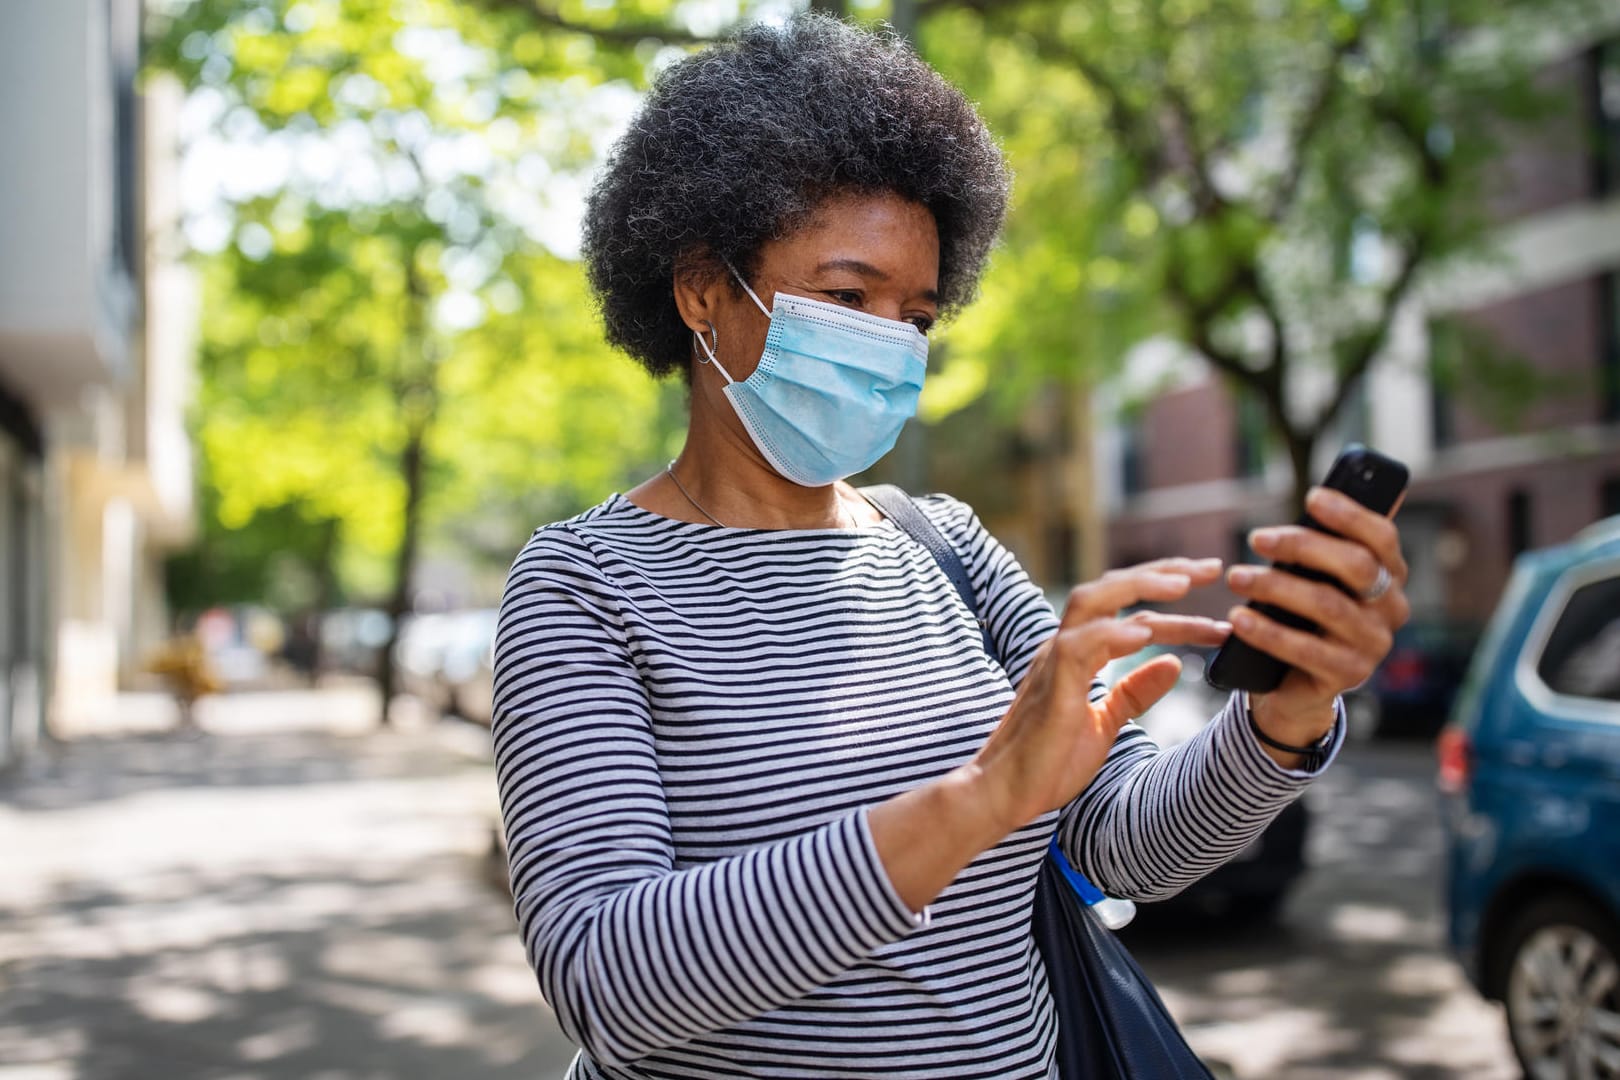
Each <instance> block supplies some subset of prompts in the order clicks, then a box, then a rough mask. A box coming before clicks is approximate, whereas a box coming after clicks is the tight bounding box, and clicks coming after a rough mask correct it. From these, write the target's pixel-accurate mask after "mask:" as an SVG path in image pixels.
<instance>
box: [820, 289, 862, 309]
mask: <svg viewBox="0 0 1620 1080" xmlns="http://www.w3.org/2000/svg"><path fill="white" fill-rule="evenodd" d="M827 295H828V296H830V297H832V298H833V299H834V300H836V301H838V302H839V303H840V304H849V305H850V306H851V307H857V306H859V305H860V302H861V294H860V293H858V292H854V291H852V290H850V289H830V290H828V292H827Z"/></svg>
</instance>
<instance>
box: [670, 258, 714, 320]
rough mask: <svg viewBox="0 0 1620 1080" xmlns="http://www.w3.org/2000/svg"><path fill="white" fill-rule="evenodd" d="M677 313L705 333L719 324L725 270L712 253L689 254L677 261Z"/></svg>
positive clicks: (675, 284)
mask: <svg viewBox="0 0 1620 1080" xmlns="http://www.w3.org/2000/svg"><path fill="white" fill-rule="evenodd" d="M674 286H675V309H676V310H677V311H679V312H680V313H681V321H682V322H684V323H685V324H686V325H687V327H688V328H689V329H690V330H692V331H693V332H695V333H701V332H703V331H704V330H706V329H708V328H709V327H711V326H713V325H714V324H715V322H716V321H718V317H717V314H718V305H719V301H720V293H721V290H723V289H724V288H725V287H726V277H725V270H724V268H723V266H722V264H721V263H720V260H718V259H716V258H715V257H714V256H713V255H712V254H711V253H709V252H708V251H687V252H683V253H681V254H680V255H679V256H677V257H676V259H675V282H674Z"/></svg>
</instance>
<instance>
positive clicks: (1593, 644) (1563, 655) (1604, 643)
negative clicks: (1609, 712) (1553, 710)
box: [1536, 577, 1620, 701]
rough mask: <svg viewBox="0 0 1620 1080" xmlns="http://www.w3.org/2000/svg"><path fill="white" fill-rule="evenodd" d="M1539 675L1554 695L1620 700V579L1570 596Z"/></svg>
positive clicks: (1592, 585) (1585, 587)
mask: <svg viewBox="0 0 1620 1080" xmlns="http://www.w3.org/2000/svg"><path fill="white" fill-rule="evenodd" d="M1536 674H1538V675H1540V676H1541V681H1542V682H1544V683H1546V684H1547V687H1548V688H1549V689H1550V690H1552V691H1553V692H1554V693H1558V694H1568V695H1570V696H1571V697H1584V698H1596V699H1598V700H1600V701H1620V577H1610V578H1604V579H1602V580H1600V581H1593V582H1590V583H1588V584H1586V585H1582V586H1581V587H1580V588H1578V589H1576V590H1575V591H1574V593H1572V594H1571V595H1570V598H1569V603H1567V604H1565V605H1564V610H1563V611H1562V612H1560V613H1559V615H1558V622H1557V623H1556V624H1554V626H1553V631H1552V634H1551V635H1549V636H1548V638H1547V645H1546V647H1545V648H1543V649H1542V650H1541V659H1540V660H1538V661H1537V662H1536Z"/></svg>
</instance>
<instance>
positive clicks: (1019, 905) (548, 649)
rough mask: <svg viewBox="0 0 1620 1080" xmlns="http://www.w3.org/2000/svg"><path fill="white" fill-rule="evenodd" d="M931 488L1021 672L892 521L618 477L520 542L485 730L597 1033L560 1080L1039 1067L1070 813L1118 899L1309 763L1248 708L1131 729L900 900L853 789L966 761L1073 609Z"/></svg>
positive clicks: (579, 1000)
mask: <svg viewBox="0 0 1620 1080" xmlns="http://www.w3.org/2000/svg"><path fill="white" fill-rule="evenodd" d="M920 504H921V506H922V509H923V511H924V513H926V514H927V515H928V516H929V518H930V519H931V520H932V521H933V522H934V523H935V524H936V525H937V526H938V527H939V529H940V530H941V531H942V532H943V533H944V534H945V536H946V537H947V538H948V539H949V540H950V541H951V542H952V544H953V545H954V546H955V547H956V550H957V551H958V552H959V553H960V554H961V556H962V558H963V561H964V563H965V564H966V566H967V568H968V571H969V574H970V575H971V577H972V579H973V585H974V591H975V594H976V599H977V601H978V608H979V611H980V612H981V613H983V615H984V616H985V618H986V619H987V621H988V624H989V629H990V632H991V634H992V635H993V637H994V639H995V641H996V644H997V647H998V649H999V651H1000V653H1001V655H1002V656H1003V657H1004V658H1005V659H1006V667H1005V670H1003V668H1002V667H1001V666H998V665H997V663H996V662H995V661H994V660H992V659H991V658H990V657H989V656H987V655H986V654H985V651H984V648H983V644H982V641H981V636H980V633H979V628H978V625H977V623H976V622H975V617H974V613H973V612H971V611H969V610H968V609H967V607H966V606H965V605H964V604H963V602H962V600H961V599H960V597H959V596H958V595H957V593H956V591H955V589H953V588H952V586H951V584H950V582H949V580H948V579H947V578H946V577H945V575H944V573H943V572H942V571H941V570H940V568H939V567H938V565H937V564H936V563H935V562H934V560H933V559H932V558H931V557H930V556H929V555H928V553H927V552H926V551H925V550H924V549H923V548H922V547H921V546H920V545H918V544H917V543H916V542H914V541H913V540H912V539H911V538H910V537H908V536H907V535H906V534H905V533H904V532H903V531H901V530H900V529H899V528H897V527H896V526H894V525H893V524H892V523H891V522H884V523H882V524H880V525H876V526H871V527H866V528H859V529H843V530H803V531H800V530H794V531H771V530H753V529H734V528H722V527H718V526H712V525H702V524H693V523H688V522H681V521H674V520H671V519H669V518H664V517H660V516H658V515H656V514H653V513H651V512H649V511H646V510H643V509H641V508H639V507H637V506H635V505H634V504H632V503H631V502H629V501H628V500H626V499H625V498H624V497H623V496H619V495H615V496H613V497H611V498H609V499H608V500H607V501H606V502H604V503H602V504H601V505H600V506H597V507H595V508H594V509H592V510H589V511H587V512H586V513H584V514H582V515H580V516H579V517H576V518H573V519H571V520H569V521H565V522H560V523H558V524H555V525H550V526H547V527H545V528H543V529H541V530H539V531H538V532H536V533H535V535H534V537H533V538H532V539H531V540H530V541H529V543H528V544H527V545H526V546H525V547H524V549H523V551H522V553H521V554H520V555H519V556H518V558H517V561H516V563H515V564H514V565H513V568H512V572H511V576H510V578H509V580H508V582H507V589H506V598H505V600H504V603H503V606H502V611H501V619H500V628H499V631H498V634H497V637H496V648H495V673H496V698H495V719H494V743H495V754H496V763H497V767H498V775H499V783H500V794H501V801H502V807H503V813H504V817H505V825H506V830H507V837H508V841H509V848H510V856H511V872H512V885H513V893H514V895H515V897H516V911H517V916H518V921H519V926H520V932H521V934H522V936H523V940H524V943H525V945H526V946H527V949H528V953H529V958H530V961H531V963H532V964H533V965H534V968H535V971H536V973H537V974H538V976H539V981H540V988H541V990H542V992H543V994H544V996H545V999H546V1001H547V1002H548V1003H550V1005H551V1007H552V1009H553V1010H554V1011H555V1013H556V1015H557V1018H558V1021H559V1022H560V1023H561V1025H562V1028H563V1030H564V1032H565V1033H566V1034H567V1035H568V1037H569V1038H570V1039H572V1040H573V1041H574V1042H575V1043H576V1044H578V1045H579V1046H581V1047H582V1048H583V1053H582V1054H581V1055H580V1056H579V1058H578V1059H577V1060H576V1062H575V1065H574V1068H573V1070H572V1072H571V1073H570V1075H571V1076H572V1077H577V1078H582V1080H583V1078H597V1077H616V1078H651V1077H705V1078H708V1077H737V1076H771V1077H846V1078H863V1077H873V1076H878V1075H882V1076H895V1077H939V1078H946V1077H948V1078H950V1080H963V1078H966V1077H996V1078H998V1080H1008V1078H1045V1077H1047V1076H1048V1075H1049V1072H1050V1070H1051V1058H1052V1051H1053V1032H1054V1027H1053V1024H1054V1019H1053V1016H1052V1008H1051V1002H1050V999H1049V997H1048V995H1047V990H1046V977H1045V972H1044V968H1043V967H1042V965H1041V961H1040V957H1039V954H1038V953H1037V952H1036V951H1035V949H1034V948H1033V945H1032V943H1031V938H1030V935H1029V925H1028V924H1029V915H1030V903H1031V897H1032V895H1033V888H1034V880H1035V874H1036V871H1037V869H1038V868H1039V860H1040V859H1041V857H1042V855H1043V853H1044V852H1045V849H1046V846H1047V841H1048V839H1049V838H1050V837H1051V836H1052V834H1053V831H1054V830H1057V832H1058V833H1059V835H1060V837H1061V842H1062V844H1063V845H1064V847H1065V849H1066V850H1067V852H1068V853H1069V856H1070V858H1071V860H1073V861H1074V862H1075V864H1076V865H1077V866H1078V867H1079V868H1080V869H1081V870H1083V871H1084V872H1085V873H1086V874H1088V875H1089V876H1090V877H1091V878H1092V879H1093V880H1094V881H1096V882H1097V883H1098V884H1100V885H1101V886H1102V887H1103V888H1104V889H1106V890H1107V891H1109V892H1110V893H1112V894H1113V895H1117V896H1126V897H1132V898H1136V899H1153V898H1159V897H1163V896H1166V895H1169V894H1171V893H1174V892H1175V891H1177V890H1178V889H1180V888H1182V887H1184V886H1186V885H1187V884H1188V883H1189V882H1191V881H1193V880H1194V879H1195V878H1197V877H1199V876H1200V875H1202V874H1204V873H1206V872H1208V871H1209V870H1211V869H1213V868H1214V867H1215V866H1216V865H1218V864H1219V863H1221V862H1222V861H1224V860H1225V859H1227V858H1228V857H1230V856H1231V855H1233V854H1234V853H1236V852H1237V851H1239V850H1240V849H1241V848H1243V847H1244V846H1245V845H1246V844H1247V843H1248V842H1249V841H1250V840H1251V839H1252V838H1253V837H1254V836H1255V835H1256V834H1257V833H1258V832H1259V831H1260V830H1261V829H1262V828H1263V827H1264V826H1265V825H1266V823H1267V822H1269V821H1270V820H1271V819H1272V818H1273V817H1274V816H1275V815H1276V813H1277V812H1278V811H1279V810H1281V808H1282V807H1283V806H1284V805H1285V804H1286V803H1288V802H1289V801H1290V800H1291V799H1293V798H1294V797H1295V796H1296V795H1297V794H1298V793H1299V792H1300V790H1301V789H1302V788H1303V787H1304V786H1305V785H1306V784H1307V783H1308V782H1309V779H1310V776H1309V775H1308V774H1305V773H1298V772H1289V771H1285V770H1282V769H1279V768H1278V767H1277V766H1276V765H1275V764H1274V763H1273V762H1272V761H1271V760H1270V759H1269V758H1267V757H1266V756H1265V755H1264V754H1263V753H1262V752H1261V751H1260V749H1259V747H1258V746H1257V745H1256V743H1255V742H1254V740H1253V736H1252V735H1251V733H1250V732H1249V731H1248V730H1247V728H1246V720H1245V719H1244V718H1243V717H1242V716H1241V715H1240V712H1239V709H1238V708H1237V707H1235V706H1234V705H1230V704H1229V705H1228V706H1227V708H1226V709H1225V710H1224V711H1223V712H1222V714H1221V715H1220V716H1219V717H1217V718H1216V720H1215V721H1214V722H1213V723H1212V724H1210V725H1209V726H1208V727H1206V728H1205V729H1204V731H1203V732H1202V734H1200V735H1199V736H1198V737H1196V738H1194V739H1193V740H1191V741H1190V742H1187V743H1185V744H1183V745H1181V746H1179V747H1176V748H1175V749H1173V750H1167V751H1160V750H1159V749H1158V748H1157V747H1156V746H1155V745H1154V744H1153V742H1152V741H1151V740H1150V739H1149V738H1148V737H1147V736H1146V735H1145V734H1144V733H1143V732H1142V731H1141V729H1140V728H1137V727H1136V726H1134V725H1131V726H1128V727H1127V728H1126V729H1125V730H1124V731H1123V732H1122V733H1121V734H1120V736H1119V739H1118V741H1117V743H1116V744H1115V746H1114V748H1113V751H1112V752H1111V753H1110V755H1109V758H1108V761H1107V763H1106V764H1105V766H1104V767H1103V769H1102V771H1101V772H1100V773H1099V775H1098V776H1097V778H1096V779H1095V780H1094V781H1093V782H1092V784H1091V785H1090V786H1089V787H1088V788H1087V789H1086V790H1085V791H1084V792H1083V793H1082V794H1081V796H1080V797H1079V798H1078V799H1077V800H1075V802H1074V803H1072V804H1071V805H1070V806H1069V807H1067V808H1066V809H1065V810H1064V811H1063V813H1062V814H1061V815H1059V814H1048V815H1046V816H1044V817H1042V818H1040V819H1038V820H1036V821H1034V822H1032V823H1031V824H1030V825H1029V826H1027V827H1026V828H1023V829H1020V830H1018V831H1017V832H1015V833H1013V834H1012V835H1010V836H1008V837H1007V838H1006V839H1005V840H1003V841H1002V842H1001V843H1000V844H998V845H996V846H995V847H994V848H992V849H990V850H989V851H986V852H984V853H983V854H981V855H980V856H979V857H978V858H977V859H975V860H974V861H973V863H972V864H971V865H969V866H968V867H967V868H966V869H965V870H963V871H962V873H961V874H960V875H959V876H958V877H957V879H956V880H955V882H954V883H952V884H951V885H950V887H949V888H947V889H946V890H945V891H944V892H943V893H941V894H940V895H939V897H938V898H937V899H935V901H934V902H933V903H932V904H931V905H930V906H929V908H928V910H927V911H926V912H924V913H923V914H921V915H915V914H913V913H912V912H911V911H910V910H908V909H907V907H906V906H905V905H904V904H903V903H902V902H901V901H900V899H899V897H898V896H897V894H896V893H895V891H894V888H893V887H892V885H891V884H890V883H889V881H888V878H887V877H886V875H885V873H884V870H883V866H882V864H881V862H880V861H879V859H878V857H877V853H876V851H875V849H874V846H873V841H872V837H871V834H870V831H869V829H868V826H867V820H866V810H867V808H868V807H870V806H872V805H874V804H876V803H880V802H882V801H884V800H885V799H888V798H890V797H891V796H894V795H897V794H899V793H900V792H903V791H906V790H907V789H910V788H913V787H916V786H918V785H920V784H923V783H926V782H927V781H929V780H932V779H935V778H937V777H939V776H941V775H942V774H944V773H945V772H947V771H949V770H950V769H951V768H953V767H955V766H956V765H959V764H960V763H962V762H963V761H965V760H967V759H968V758H969V757H971V756H972V755H973V753H974V752H975V751H976V750H977V749H978V748H979V746H980V744H981V743H982V742H983V741H984V739H985V737H986V736H987V735H988V734H989V732H990V730H991V729H992V728H993V727H994V725H995V723H996V721H997V720H998V719H999V718H1000V716H1001V715H1002V713H1003V712H1004V711H1005V710H1006V708H1007V706H1008V705H1009V703H1010V702H1011V700H1012V697H1013V688H1014V687H1015V686H1016V685H1017V684H1018V682H1019V680H1020V679H1022V678H1023V676H1024V673H1025V672H1026V671H1027V670H1028V668H1029V665H1030V662H1031V660H1032V658H1033V655H1034V653H1035V650H1036V648H1037V647H1038V646H1039V645H1040V644H1041V643H1042V642H1043V641H1044V640H1045V639H1046V638H1047V637H1049V636H1050V635H1051V634H1052V632H1053V631H1054V629H1055V628H1056V625H1057V618H1056V616H1055V615H1054V613H1053V611H1052V609H1051V607H1050V606H1049V605H1048V604H1047V602H1046V600H1045V599H1044V597H1043V596H1042V594H1041V593H1040V591H1039V590H1038V589H1037V588H1036V587H1035V586H1034V585H1033V584H1032V583H1031V582H1030V581H1029V579H1028V577H1027V576H1026V575H1025V574H1024V572H1023V570H1022V569H1021V568H1020V567H1019V566H1018V564H1017V562H1016V561H1015V560H1014V559H1013V558H1012V556H1011V555H1010V554H1009V553H1008V552H1007V551H1006V550H1005V549H1004V548H1003V547H1002V546H1001V545H1000V544H998V543H997V542H996V541H995V540H994V539H993V538H992V537H991V536H990V535H989V534H988V533H987V532H985V530H984V528H983V527H982V526H981V525H980V524H979V522H978V520H977V518H975V517H974V515H973V514H972V512H971V511H970V510H969V509H968V508H967V507H966V506H964V505H962V504H961V503H959V502H957V501H955V500H953V499H950V498H947V497H944V496H934V497H931V498H926V499H922V500H920ZM1099 692H1100V684H1098V685H1097V686H1095V687H1093V696H1094V697H1095V695H1096V694H1097V693H1099ZM1342 726H1343V725H1342V723H1341V725H1340V727H1341V728H1342Z"/></svg>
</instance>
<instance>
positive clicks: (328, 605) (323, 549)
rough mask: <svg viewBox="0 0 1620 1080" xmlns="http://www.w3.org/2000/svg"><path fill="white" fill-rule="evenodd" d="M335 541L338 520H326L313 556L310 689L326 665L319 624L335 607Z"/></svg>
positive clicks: (336, 589)
mask: <svg viewBox="0 0 1620 1080" xmlns="http://www.w3.org/2000/svg"><path fill="white" fill-rule="evenodd" d="M337 541H338V520H337V518H326V519H325V520H323V521H322V522H321V540H320V546H319V548H318V549H317V550H316V552H315V602H314V604H312V605H311V611H310V618H309V627H308V630H309V635H310V643H309V685H310V686H316V685H318V684H319V683H320V680H321V667H322V666H323V665H324V664H325V663H326V650H325V648H324V647H323V646H322V644H321V620H322V619H323V618H324V617H325V616H326V613H327V612H329V611H331V610H332V609H333V608H334V607H336V606H337V599H338V581H337Z"/></svg>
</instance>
